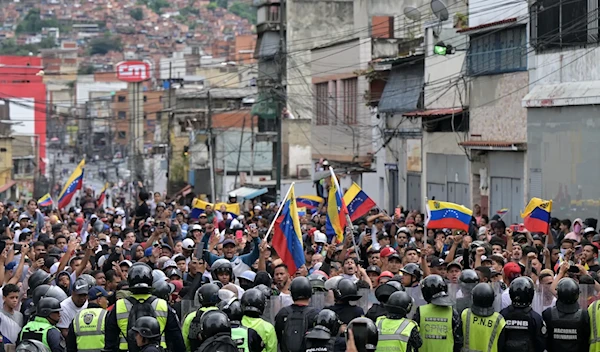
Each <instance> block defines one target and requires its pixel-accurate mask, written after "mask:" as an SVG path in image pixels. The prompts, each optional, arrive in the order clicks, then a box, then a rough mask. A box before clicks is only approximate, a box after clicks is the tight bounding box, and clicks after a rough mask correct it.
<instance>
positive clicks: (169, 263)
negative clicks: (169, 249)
mask: <svg viewBox="0 0 600 352" xmlns="http://www.w3.org/2000/svg"><path fill="white" fill-rule="evenodd" d="M168 267H173V268H177V263H175V261H174V260H171V259H169V260H167V261H165V263H164V264H163V270H165V269H166V268H168Z"/></svg>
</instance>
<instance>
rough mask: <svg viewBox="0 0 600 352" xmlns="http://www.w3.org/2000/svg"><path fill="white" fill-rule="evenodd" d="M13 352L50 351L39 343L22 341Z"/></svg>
mask: <svg viewBox="0 0 600 352" xmlns="http://www.w3.org/2000/svg"><path fill="white" fill-rule="evenodd" d="M15 352H50V349H49V348H48V346H46V345H44V344H43V343H42V342H41V341H37V340H23V341H21V342H20V343H19V345H18V346H17V348H16V349H15Z"/></svg>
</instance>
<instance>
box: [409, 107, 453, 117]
mask: <svg viewBox="0 0 600 352" xmlns="http://www.w3.org/2000/svg"><path fill="white" fill-rule="evenodd" d="M462 112H463V109H462V108H444V109H428V110H421V111H411V112H406V113H404V114H402V115H404V116H419V117H438V116H447V115H452V114H454V115H457V114H462Z"/></svg>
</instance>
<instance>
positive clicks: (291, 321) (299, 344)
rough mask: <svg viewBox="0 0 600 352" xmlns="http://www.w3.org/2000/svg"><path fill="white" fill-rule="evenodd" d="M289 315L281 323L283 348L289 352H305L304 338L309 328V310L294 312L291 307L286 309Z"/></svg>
mask: <svg viewBox="0 0 600 352" xmlns="http://www.w3.org/2000/svg"><path fill="white" fill-rule="evenodd" d="M286 309H287V310H288V311H289V314H288V315H287V317H286V318H285V320H284V322H283V324H284V325H283V336H285V346H286V347H287V350H288V351H289V352H301V351H306V348H305V346H306V343H305V340H304V336H305V335H306V332H307V331H308V329H310V328H311V326H309V324H308V321H307V318H308V312H310V308H308V307H307V308H305V309H302V310H295V309H293V308H291V307H287V308H286Z"/></svg>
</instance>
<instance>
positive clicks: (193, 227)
mask: <svg viewBox="0 0 600 352" xmlns="http://www.w3.org/2000/svg"><path fill="white" fill-rule="evenodd" d="M190 231H202V226H201V225H199V224H194V225H193V226H192V229H191V230H190Z"/></svg>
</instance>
